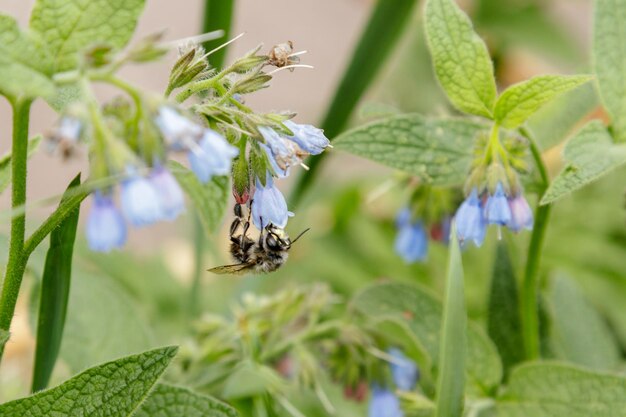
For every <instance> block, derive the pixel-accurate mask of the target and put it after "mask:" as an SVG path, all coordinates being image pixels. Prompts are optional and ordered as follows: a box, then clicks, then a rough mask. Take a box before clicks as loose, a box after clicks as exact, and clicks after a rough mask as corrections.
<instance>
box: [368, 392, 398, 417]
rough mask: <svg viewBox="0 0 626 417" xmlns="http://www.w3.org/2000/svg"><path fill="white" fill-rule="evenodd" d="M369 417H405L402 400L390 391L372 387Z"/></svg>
mask: <svg viewBox="0 0 626 417" xmlns="http://www.w3.org/2000/svg"><path fill="white" fill-rule="evenodd" d="M367 415H368V417H403V416H404V413H403V412H402V410H401V409H400V400H399V399H398V397H396V395H395V394H394V393H393V392H391V391H390V390H388V389H385V388H381V387H379V386H376V385H374V386H372V396H371V398H370V403H369V408H368V413H367Z"/></svg>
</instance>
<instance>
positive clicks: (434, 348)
mask: <svg viewBox="0 0 626 417" xmlns="http://www.w3.org/2000/svg"><path fill="white" fill-rule="evenodd" d="M352 308H354V309H356V310H357V311H358V312H360V313H361V314H364V315H366V316H368V317H370V318H372V319H374V320H381V319H383V318H385V317H390V318H393V319H401V320H402V321H404V322H406V324H407V325H408V326H409V327H410V329H411V330H412V331H413V332H414V333H415V335H416V336H417V338H418V340H419V341H420V342H421V343H422V345H423V346H424V348H425V350H426V351H427V353H428V356H429V357H430V363H422V364H420V366H422V367H429V368H430V367H432V366H434V367H435V368H436V367H437V365H438V363H439V361H438V356H439V350H440V343H439V341H440V332H441V326H442V306H441V302H440V301H439V300H437V299H436V298H435V297H433V296H432V295H430V294H429V293H428V292H427V291H426V290H424V289H422V288H420V287H417V286H413V285H408V284H401V283H391V282H388V283H379V284H374V285H370V286H368V287H366V288H365V289H363V290H362V291H361V292H360V293H358V294H357V295H356V296H355V297H354V299H353V301H352ZM466 371H467V378H468V379H467V388H468V389H469V390H473V391H474V392H477V393H485V391H487V390H489V389H490V388H492V387H495V386H496V385H498V384H499V383H500V379H501V378H502V365H501V363H500V358H499V357H498V352H497V351H496V348H495V346H494V345H493V343H491V341H490V340H489V338H487V336H486V335H485V334H484V333H483V332H482V331H481V330H480V329H479V328H478V327H477V326H475V325H473V324H472V323H469V327H468V332H467V361H466Z"/></svg>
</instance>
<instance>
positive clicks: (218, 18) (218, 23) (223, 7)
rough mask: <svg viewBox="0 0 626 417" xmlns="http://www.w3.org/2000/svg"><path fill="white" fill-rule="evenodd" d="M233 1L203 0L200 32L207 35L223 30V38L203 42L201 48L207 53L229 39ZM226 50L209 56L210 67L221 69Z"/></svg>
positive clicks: (222, 49) (223, 49)
mask: <svg viewBox="0 0 626 417" xmlns="http://www.w3.org/2000/svg"><path fill="white" fill-rule="evenodd" d="M234 8H235V0H205V1H204V18H203V21H202V32H203V33H208V32H212V31H214V30H223V31H224V37H223V38H221V39H215V40H212V41H208V42H205V43H204V44H203V45H202V46H203V47H204V49H205V50H206V51H207V52H208V51H211V50H213V49H216V48H217V47H219V46H221V45H222V44H223V43H224V41H225V40H228V38H229V37H230V27H231V23H232V21H233V9H234ZM226 51H227V48H221V49H220V50H219V51H216V52H214V53H213V54H211V65H212V66H213V67H214V68H217V69H222V67H223V66H224V58H225V57H226Z"/></svg>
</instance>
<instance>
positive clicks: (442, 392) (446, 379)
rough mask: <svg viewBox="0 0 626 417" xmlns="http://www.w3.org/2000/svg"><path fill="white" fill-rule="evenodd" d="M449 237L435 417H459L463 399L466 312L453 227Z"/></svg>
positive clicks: (459, 254) (460, 267) (461, 274)
mask: <svg viewBox="0 0 626 417" xmlns="http://www.w3.org/2000/svg"><path fill="white" fill-rule="evenodd" d="M450 236H451V239H450V254H449V258H448V273H447V280H446V295H445V300H444V309H443V328H442V332H441V343H440V345H439V378H438V381H437V411H436V413H435V415H436V417H461V415H463V398H464V395H465V372H464V369H465V357H466V355H467V312H466V311H465V292H464V290H463V288H464V286H463V264H462V263H461V250H460V246H459V241H458V240H457V237H456V227H455V225H454V223H453V224H452V231H451V233H450Z"/></svg>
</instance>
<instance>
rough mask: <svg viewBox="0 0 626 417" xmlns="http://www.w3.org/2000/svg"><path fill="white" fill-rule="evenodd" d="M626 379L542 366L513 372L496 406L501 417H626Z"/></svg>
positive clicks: (520, 368) (573, 368) (572, 367)
mask: <svg viewBox="0 0 626 417" xmlns="http://www.w3.org/2000/svg"><path fill="white" fill-rule="evenodd" d="M624 410H626V378H624V377H620V376H617V375H613V374H605V373H596V372H591V371H588V370H583V369H580V368H577V367H574V366H569V365H564V364H556V363H542V364H529V365H523V366H521V367H519V368H517V369H515V370H514V371H513V373H512V374H511V382H510V384H509V387H508V389H507V390H506V391H505V393H504V395H502V396H501V397H500V398H499V399H498V400H497V403H496V408H495V411H496V412H495V415H497V416H498V417H530V416H532V417H566V416H567V417H622V416H623V415H624Z"/></svg>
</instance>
